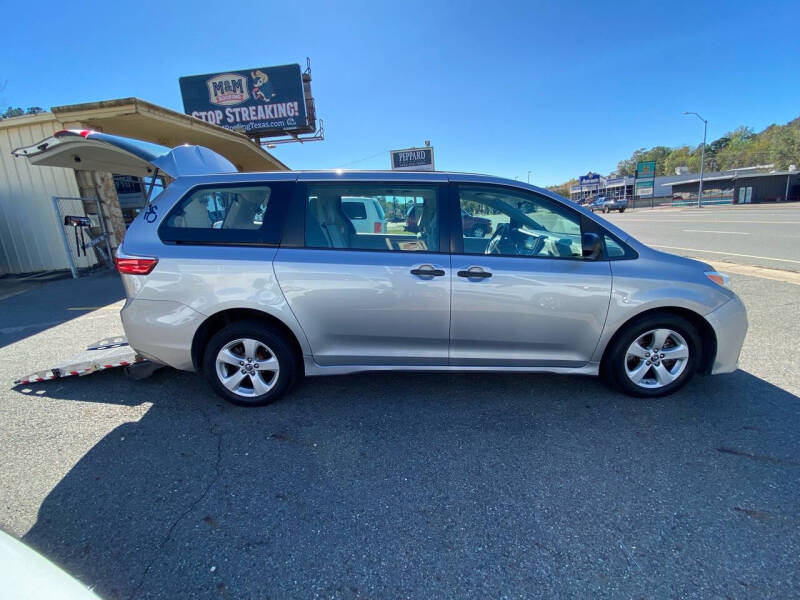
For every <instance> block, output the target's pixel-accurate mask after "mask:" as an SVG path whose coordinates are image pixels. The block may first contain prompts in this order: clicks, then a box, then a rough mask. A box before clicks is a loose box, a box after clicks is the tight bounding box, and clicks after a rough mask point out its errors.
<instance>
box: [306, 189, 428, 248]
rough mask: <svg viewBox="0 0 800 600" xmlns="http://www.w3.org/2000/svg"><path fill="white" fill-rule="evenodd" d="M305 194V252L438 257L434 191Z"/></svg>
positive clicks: (317, 191) (323, 190)
mask: <svg viewBox="0 0 800 600" xmlns="http://www.w3.org/2000/svg"><path fill="white" fill-rule="evenodd" d="M307 190H308V192H307V197H306V231H305V245H306V247H309V248H338V249H352V250H390V251H396V252H438V251H439V206H440V202H439V191H438V187H437V186H416V185H412V186H404V185H402V184H400V185H393V184H391V185H390V184H380V185H374V184H317V185H313V184H312V185H309V186H308V188H307Z"/></svg>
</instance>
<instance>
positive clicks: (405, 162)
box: [390, 146, 435, 171]
mask: <svg viewBox="0 0 800 600" xmlns="http://www.w3.org/2000/svg"><path fill="white" fill-rule="evenodd" d="M390 154H391V158H392V171H433V170H435V169H434V167H433V148H432V147H430V146H426V147H425V148H407V149H405V150H392V151H391V152H390Z"/></svg>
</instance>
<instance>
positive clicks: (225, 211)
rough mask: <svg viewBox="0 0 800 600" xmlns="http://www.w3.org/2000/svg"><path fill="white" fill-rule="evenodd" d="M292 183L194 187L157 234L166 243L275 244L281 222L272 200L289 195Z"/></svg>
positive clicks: (168, 216)
mask: <svg viewBox="0 0 800 600" xmlns="http://www.w3.org/2000/svg"><path fill="white" fill-rule="evenodd" d="M291 185H292V184H289V183H285V182H276V183H269V184H258V185H236V186H234V185H231V186H220V187H211V186H209V187H203V188H199V189H195V190H193V191H191V192H190V193H189V194H188V195H187V196H186V197H184V198H183V199H182V200H181V201H180V202H178V203H177V204H176V205H175V207H174V208H173V209H172V210H171V211H170V212H169V214H168V215H167V217H166V218H165V219H164V222H163V223H162V225H161V227H160V228H159V235H160V236H161V239H162V240H163V241H165V242H167V241H173V242H187V243H191V242H195V243H234V244H235V243H244V244H252V243H277V242H278V241H279V240H278V235H279V234H278V232H279V230H280V226H281V224H280V223H278V222H277V221H278V220H279V219H276V218H275V217H276V216H277V213H276V207H275V204H276V202H275V200H276V198H284V197H286V198H288V190H289V189H290V186H291ZM278 204H280V203H278ZM284 204H285V203H284ZM270 217H272V218H270Z"/></svg>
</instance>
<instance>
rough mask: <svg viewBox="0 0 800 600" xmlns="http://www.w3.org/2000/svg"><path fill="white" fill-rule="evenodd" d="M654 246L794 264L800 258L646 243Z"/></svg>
mask: <svg viewBox="0 0 800 600" xmlns="http://www.w3.org/2000/svg"><path fill="white" fill-rule="evenodd" d="M648 246H653V247H654V248H666V249H667V250H683V251H685V252H705V253H708V254H721V255H722V256H741V257H743V258H756V259H759V260H776V261H778V262H788V263H792V264H795V265H800V260H791V259H789V258H773V257H772V256H755V255H753V254H737V253H736V252H720V251H719V250H701V249H700V248H680V247H678V246H662V245H661V244H648Z"/></svg>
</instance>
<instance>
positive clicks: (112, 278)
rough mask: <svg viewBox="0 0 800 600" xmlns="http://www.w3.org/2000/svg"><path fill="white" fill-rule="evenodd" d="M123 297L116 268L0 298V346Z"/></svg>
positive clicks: (123, 293) (123, 292)
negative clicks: (89, 308)
mask: <svg viewBox="0 0 800 600" xmlns="http://www.w3.org/2000/svg"><path fill="white" fill-rule="evenodd" d="M124 297H125V291H124V289H123V287H122V280H121V279H120V277H119V273H117V272H116V271H109V270H103V271H98V272H96V273H92V274H91V275H88V276H85V277H81V278H80V279H59V280H56V281H51V282H48V283H45V284H44V285H40V286H36V287H34V288H33V289H30V290H28V291H25V292H22V293H20V294H16V295H14V296H11V297H10V298H5V299H3V300H0V348H2V347H4V346H7V345H9V344H13V343H14V342H17V341H19V340H21V339H24V338H26V337H29V336H31V335H35V334H37V333H39V332H41V331H44V330H45V329H50V328H51V327H55V326H56V325H60V324H61V323H64V322H66V321H69V320H71V319H75V318H77V317H80V316H82V315H85V314H86V313H87V312H89V311H88V310H69V309H70V308H88V307H99V306H105V305H107V304H111V303H113V302H117V301H118V300H122V299H123V298H124Z"/></svg>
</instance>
